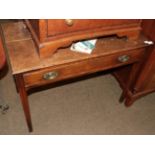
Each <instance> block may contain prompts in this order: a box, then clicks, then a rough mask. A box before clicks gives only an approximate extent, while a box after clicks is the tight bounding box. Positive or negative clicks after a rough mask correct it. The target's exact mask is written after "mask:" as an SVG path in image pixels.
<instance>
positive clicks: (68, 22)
mask: <svg viewBox="0 0 155 155" xmlns="http://www.w3.org/2000/svg"><path fill="white" fill-rule="evenodd" d="M65 22H66V24H67V25H68V26H72V25H73V24H74V22H73V20H72V19H65Z"/></svg>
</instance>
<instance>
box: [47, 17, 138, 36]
mask: <svg viewBox="0 0 155 155" xmlns="http://www.w3.org/2000/svg"><path fill="white" fill-rule="evenodd" d="M139 23H140V20H137V19H135V20H134V19H133V20H127V19H123V20H122V19H115V20H114V19H104V20H103V19H89V20H88V19H87V20H86V19H73V25H72V26H68V25H67V24H66V21H65V20H64V19H59V20H58V19H51V20H50V19H49V20H48V21H47V24H48V29H47V31H48V35H49V36H53V35H59V34H64V33H65V34H66V33H71V32H77V31H84V30H91V29H95V28H101V27H102V28H103V27H105V28H106V27H113V26H125V25H126V26H127V25H135V24H139Z"/></svg>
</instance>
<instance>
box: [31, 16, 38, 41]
mask: <svg viewBox="0 0 155 155" xmlns="http://www.w3.org/2000/svg"><path fill="white" fill-rule="evenodd" d="M29 22H30V23H31V26H32V27H33V30H34V32H35V33H36V35H37V36H38V38H40V30H39V29H40V28H39V19H29Z"/></svg>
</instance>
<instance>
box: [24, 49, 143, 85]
mask: <svg viewBox="0 0 155 155" xmlns="http://www.w3.org/2000/svg"><path fill="white" fill-rule="evenodd" d="M143 51H144V49H139V50H132V51H124V52H118V53H115V54H113V55H109V56H106V57H97V58H93V59H88V60H85V61H80V62H75V63H71V64H64V65H60V66H58V67H51V68H47V69H42V70H39V71H33V72H30V73H26V74H24V80H25V84H26V86H34V85H41V84H46V83H51V82H55V81H59V80H63V79H67V78H70V77H76V76H80V75H83V74H89V73H93V72H97V71H100V70H105V69H109V68H112V67H113V68H114V67H118V66H122V65H125V64H129V63H133V62H136V61H138V60H140V59H141V58H142V56H143V54H142V52H143ZM122 55H127V56H129V60H128V61H126V62H120V61H119V60H118V57H120V56H122ZM51 71H52V72H53V71H54V72H57V73H58V77H56V78H54V79H52V80H45V79H43V75H44V74H45V73H47V72H51Z"/></svg>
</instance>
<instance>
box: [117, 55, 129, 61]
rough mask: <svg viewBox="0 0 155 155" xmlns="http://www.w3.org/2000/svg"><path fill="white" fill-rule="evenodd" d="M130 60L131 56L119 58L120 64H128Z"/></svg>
mask: <svg viewBox="0 0 155 155" xmlns="http://www.w3.org/2000/svg"><path fill="white" fill-rule="evenodd" d="M129 59H130V56H128V55H122V56H119V57H118V61H119V62H127V61H128V60H129Z"/></svg>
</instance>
